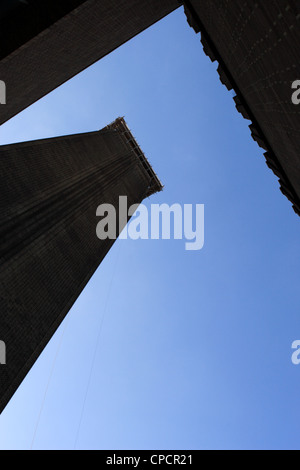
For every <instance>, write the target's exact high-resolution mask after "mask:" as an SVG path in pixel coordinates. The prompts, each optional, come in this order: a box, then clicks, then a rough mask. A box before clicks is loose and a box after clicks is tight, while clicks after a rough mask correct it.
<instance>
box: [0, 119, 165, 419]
mask: <svg viewBox="0 0 300 470" xmlns="http://www.w3.org/2000/svg"><path fill="white" fill-rule="evenodd" d="M0 168H1V170H0V184H1V194H2V196H1V201H0V221H1V224H0V227H1V234H0V240H1V241H0V261H1V270H0V311H1V320H0V331H1V340H3V341H4V343H5V344H6V348H7V365H6V366H3V367H1V369H0V377H1V380H0V410H1V411H2V410H3V408H4V407H5V405H6V404H7V402H8V401H9V399H10V398H11V396H12V394H13V393H14V392H15V390H16V388H17V387H18V386H19V385H20V383H21V381H22V380H23V378H24V377H25V375H26V374H27V372H28V371H29V370H30V368H31V366H32V365H33V363H34V362H35V360H36V359H37V357H38V356H39V354H40V353H41V352H42V350H43V348H44V347H45V346H46V344H47V342H48V341H49V340H50V338H51V337H52V335H53V333H54V332H55V330H56V329H57V327H58V326H59V325H60V323H61V321H62V320H63V319H64V317H65V315H66V314H67V313H68V311H69V309H70V308H71V306H72V305H73V303H74V302H75V300H76V299H77V297H78V296H79V294H80V293H81V291H82V290H83V288H84V287H85V285H86V284H87V282H88V281H89V279H90V278H91V276H92V275H93V273H94V272H95V270H96V269H97V267H98V266H99V264H100V263H101V261H102V260H103V258H104V257H105V255H106V254H107V252H108V251H109V249H110V247H111V246H112V244H113V243H114V240H108V239H106V240H103V241H102V240H99V239H98V238H97V236H96V226H97V222H98V221H99V218H96V210H97V207H98V206H99V205H100V204H113V205H114V206H115V207H116V210H117V215H118V212H119V211H118V204H119V196H127V197H128V205H129V206H130V205H132V204H136V203H141V201H142V200H143V199H144V198H145V197H147V196H149V195H151V194H152V193H154V192H156V191H160V190H161V189H162V187H161V185H160V182H159V181H158V179H157V177H156V175H155V173H154V172H153V170H152V169H151V167H150V165H149V163H148V162H147V160H146V158H145V156H144V155H143V153H142V151H141V149H140V148H139V147H138V145H137V143H136V141H135V139H134V138H133V136H132V134H131V133H130V131H129V129H128V128H127V126H126V124H125V121H124V120H123V119H118V120H117V121H115V122H114V123H113V124H112V125H111V126H108V127H107V128H105V129H103V130H102V131H99V132H93V133H88V134H79V135H74V136H67V137H59V138H54V139H47V140H42V141H35V142H26V143H21V144H15V145H9V146H3V147H0ZM122 228H123V227H119V230H121V229H122ZM99 301H101V300H99Z"/></svg>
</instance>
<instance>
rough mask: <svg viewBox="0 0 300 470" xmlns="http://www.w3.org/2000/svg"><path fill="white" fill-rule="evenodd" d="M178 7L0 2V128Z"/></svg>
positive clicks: (102, 0)
mask: <svg viewBox="0 0 300 470" xmlns="http://www.w3.org/2000/svg"><path fill="white" fill-rule="evenodd" d="M179 4H180V3H179V2H178V0H113V1H111V0H26V2H22V1H20V0H5V1H4V2H0V80H3V81H4V82H5V83H6V85H7V103H6V106H2V107H0V124H3V123H4V122H5V121H7V120H8V119H10V118H12V117H13V116H15V115H16V114H17V113H19V112H20V111H22V110H23V109H25V108H27V107H28V106H30V105H31V104H32V103H34V102H35V101H37V100H39V99H40V98H42V97H43V96H44V95H46V94H47V93H49V92H50V91H52V90H53V89H54V88H56V87H58V86H59V85H61V84H62V83H64V82H65V81H67V80H69V79H70V78H72V77H73V76H74V75H76V74H77V73H79V72H81V71H82V70H84V69H85V68H86V67H88V66H90V65H92V64H93V63H94V62H96V61H97V60H99V59H101V58H102V57H104V56H105V55H107V54H109V53H110V52H112V51H113V50H114V49H116V48H117V47H119V46H120V45H121V44H123V43H124V42H126V41H128V40H129V39H131V38H132V37H134V36H135V35H136V34H138V33H140V32H141V31H143V30H144V29H146V28H148V27H149V26H151V25H152V24H153V23H155V22H157V21H158V20H160V19H161V18H163V17H164V16H166V15H167V14H168V13H170V12H171V11H173V10H174V9H175V8H177V7H178V6H179ZM78 101H79V102H80V99H79V100H78Z"/></svg>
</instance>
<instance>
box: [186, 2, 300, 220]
mask: <svg viewBox="0 0 300 470" xmlns="http://www.w3.org/2000/svg"><path fill="white" fill-rule="evenodd" d="M184 4H185V9H186V13H187V16H188V20H189V23H190V25H191V26H192V27H193V28H194V29H195V30H196V32H199V31H201V33H202V43H203V46H204V50H205V52H206V53H207V54H208V55H209V56H210V58H211V59H212V60H213V61H214V60H218V61H219V64H220V66H219V69H218V71H219V74H220V77H221V81H222V82H223V83H224V84H225V85H226V86H227V87H228V88H229V89H232V88H233V89H234V90H235V91H236V93H237V96H236V98H235V102H236V106H237V109H238V110H239V111H240V112H241V113H242V115H243V116H244V117H245V118H246V119H251V120H252V125H251V126H250V129H251V132H252V136H253V138H254V139H255V140H256V141H257V142H258V143H259V145H260V146H261V147H262V148H264V149H265V150H266V151H267V152H266V154H265V156H266V160H267V164H268V166H269V167H270V168H271V169H272V170H273V171H274V173H275V174H276V176H278V178H279V179H280V185H281V190H282V192H283V193H284V194H285V195H286V196H287V197H288V198H289V199H290V201H291V202H292V203H293V205H294V209H295V211H296V213H298V214H299V215H300V156H299V149H300V106H295V105H294V104H293V103H292V99H291V97H292V91H293V90H292V83H293V82H294V81H295V80H300V2H299V1H298V0H276V1H265V0H256V1H255V0H242V1H228V0H187V1H185V2H184Z"/></svg>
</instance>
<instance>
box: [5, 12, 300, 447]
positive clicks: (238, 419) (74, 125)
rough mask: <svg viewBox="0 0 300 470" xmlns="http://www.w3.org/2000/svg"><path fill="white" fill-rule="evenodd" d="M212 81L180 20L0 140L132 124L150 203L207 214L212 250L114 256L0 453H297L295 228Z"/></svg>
mask: <svg viewBox="0 0 300 470" xmlns="http://www.w3.org/2000/svg"><path fill="white" fill-rule="evenodd" d="M215 69H216V65H215V64H212V63H211V62H210V60H209V59H208V58H207V57H206V56H205V54H204V53H203V51H202V47H201V44H200V39H199V35H196V34H195V33H194V32H193V30H192V29H191V28H190V27H189V26H188V24H187V22H186V18H185V16H184V13H183V10H182V9H180V10H178V11H176V12H174V13H173V14H171V15H170V16H168V17H167V18H165V19H164V20H163V21H161V22H160V23H158V24H156V25H154V26H153V27H151V28H150V29H148V30H147V31H145V32H144V33H142V34H141V35H139V36H138V37H136V38H135V39H133V40H132V41H130V42H129V43H127V44H125V45H123V46H122V47H121V48H119V49H118V50H117V51H115V52H113V53H112V54H110V55H109V56H108V57H106V58H104V59H103V60H102V61H100V62H99V63H97V64H95V65H94V66H92V67H90V68H89V69H88V70H86V71H84V72H83V73H81V74H80V75H78V76H77V77H75V78H74V79H73V80H71V81H69V82H68V83H66V84H65V85H63V86H62V87H60V88H59V89H57V90H55V91H54V92H52V93H51V94H49V95H48V96H47V97H45V98H44V99H42V100H41V101H39V102H38V103H36V104H35V105H33V106H31V107H30V108H29V109H27V110H25V111H24V112H23V113H21V114H20V115H19V116H17V117H15V118H14V119H12V120H11V121H10V122H8V123H6V124H5V125H3V126H2V127H1V129H0V138H1V143H12V142H19V141H24V140H31V139H39V138H45V137H54V136H57V135H64V134H75V133H79V132H88V131H94V130H97V129H101V128H102V127H104V126H105V125H106V124H108V123H110V122H111V121H113V120H114V119H115V118H116V117H118V116H125V118H126V120H127V122H128V124H129V126H130V128H131V129H132V132H133V133H134V135H135V136H136V138H137V140H138V141H139V143H140V145H141V147H142V149H143V150H144V152H145V154H146V156H147V157H148V158H149V160H150V162H151V163H152V165H153V167H154V169H155V171H156V172H157V173H158V175H159V177H160V179H161V180H162V182H163V183H164V185H165V190H164V192H163V193H160V194H159V195H156V196H154V197H152V198H151V200H149V201H147V204H150V202H153V203H164V202H165V203H169V204H172V203H180V204H190V203H192V204H205V211H206V220H205V223H206V227H205V247H204V249H203V250H202V251H199V252H188V251H185V250H184V242H183V241H151V240H148V241H147V240H143V241H141V240H140V241H131V240H127V241H126V240H120V241H117V242H116V244H115V245H114V247H113V249H112V250H111V251H110V253H109V254H108V256H107V257H106V259H105V260H104V262H103V263H102V265H101V266H100V268H99V269H98V271H97V273H96V274H95V276H94V277H93V279H92V280H91V282H90V283H89V285H88V287H87V288H86V289H85V291H84V292H83V293H82V295H81V296H80V298H79V299H78V301H77V302H76V304H75V306H74V307H73V309H72V310H71V311H70V313H69V315H68V317H67V320H65V322H64V323H63V324H62V326H61V327H60V329H59V330H58V332H57V334H56V335H55V336H54V338H53V339H52V341H51V342H50V344H49V345H48V347H47V348H46V350H45V351H44V352H43V354H42V355H41V357H40V359H39V360H38V361H37V363H36V365H35V366H34V367H33V369H32V370H31V372H30V373H29V375H28V376H27V378H26V380H25V381H24V382H23V384H22V386H21V387H20V389H19V390H18V392H17V393H16V394H15V396H14V398H13V399H12V400H11V402H10V403H9V405H8V406H7V408H6V409H5V411H4V412H3V414H2V416H1V417H0V448H1V449H29V448H30V447H33V448H34V449H73V448H74V447H75V445H76V446H77V448H79V449H174V450H175V449H240V448H242V449H248V448H250V449H254V448H255V449H256V448H257V449H260V448H263V449H266V448H271V449H272V448H275V449H276V448H284V449H288V448H298V449H299V448H300V444H299V422H300V411H299V410H300V407H299V383H300V366H298V367H296V366H293V365H292V362H291V354H292V350H291V344H292V342H293V341H294V340H297V339H300V315H299V313H300V312H299V270H300V251H299V218H298V217H297V216H296V215H295V214H294V212H293V210H292V208H291V204H290V203H289V202H288V201H287V199H286V198H285V197H284V196H282V194H281V193H280V191H279V186H278V182H277V179H276V177H274V175H273V174H272V172H271V171H270V170H269V169H268V168H267V166H266V164H265V162H264V157H263V151H262V150H261V149H260V148H259V147H258V146H257V144H256V143H254V142H253V141H252V139H251V137H250V131H249V129H248V124H249V122H248V121H245V120H244V119H243V118H242V117H241V116H240V115H239V114H238V113H237V111H236V109H235V106H234V102H233V100H232V93H230V92H228V91H227V90H226V88H225V87H224V86H222V85H221V83H220V81H219V79H218V75H217V73H216V70H215ZM20 80H22V73H21V71H20ZM101 202H102V201H99V203H101ZM99 331H100V336H99ZM98 337H99V341H98V342H97V338H98ZM96 344H98V346H97V349H96V354H95V361H94V367H93V368H92V373H91V365H92V361H93V357H94V353H95V348H96ZM55 358H56V360H55ZM89 377H90V380H89ZM88 383H89V385H88ZM85 397H86V400H85ZM84 403H85V406H84Z"/></svg>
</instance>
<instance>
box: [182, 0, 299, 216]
mask: <svg viewBox="0 0 300 470" xmlns="http://www.w3.org/2000/svg"><path fill="white" fill-rule="evenodd" d="M183 4H184V10H185V14H186V16H187V20H188V23H189V25H190V26H191V27H192V28H193V29H194V30H195V32H196V33H197V34H198V33H199V32H200V33H201V42H202V45H203V50H204V52H205V54H206V55H207V56H208V57H209V58H210V59H211V61H212V62H215V61H218V62H219V67H218V73H219V75H220V80H221V82H222V83H223V85H225V86H226V88H227V89H228V90H229V91H230V90H234V92H235V93H236V96H235V97H234V101H235V103H236V108H237V110H238V111H239V112H240V113H241V114H242V116H243V117H244V118H245V119H248V120H250V121H252V124H251V125H250V126H249V128H250V130H251V134H252V137H253V139H254V140H255V141H256V142H257V144H258V145H259V146H260V147H262V148H263V149H264V150H266V152H265V154H264V156H265V158H266V163H267V165H268V167H269V168H270V169H271V170H272V171H273V173H274V174H275V175H276V176H277V177H278V178H279V184H280V190H281V192H282V193H283V194H284V195H285V196H286V197H287V198H288V199H289V201H290V202H291V203H292V204H293V209H294V211H295V212H296V214H298V215H299V216H300V199H299V197H298V195H297V193H296V191H295V190H294V188H293V186H292V184H291V182H290V180H289V178H288V176H287V174H286V172H285V170H284V168H283V167H282V165H281V163H280V161H279V159H278V158H277V156H276V153H275V152H274V151H273V149H272V147H271V145H270V143H269V142H268V139H267V138H266V136H265V134H264V132H263V130H262V129H261V127H260V124H259V123H258V121H257V119H256V118H255V116H254V114H253V113H252V111H251V109H250V107H249V105H248V103H247V102H246V100H245V99H244V96H243V94H242V92H241V91H240V89H239V87H238V85H237V84H236V82H235V80H234V78H233V76H232V74H231V73H230V71H229V69H228V68H227V66H226V64H225V63H224V61H223V59H222V56H221V55H220V53H219V51H218V49H217V47H216V46H215V44H214V42H213V41H212V39H211V37H210V35H209V34H208V32H207V30H206V28H205V26H204V25H203V23H202V21H201V19H200V18H199V16H198V14H197V12H196V11H195V9H194V7H193V5H192V4H191V2H190V1H189V0H184V1H183Z"/></svg>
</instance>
